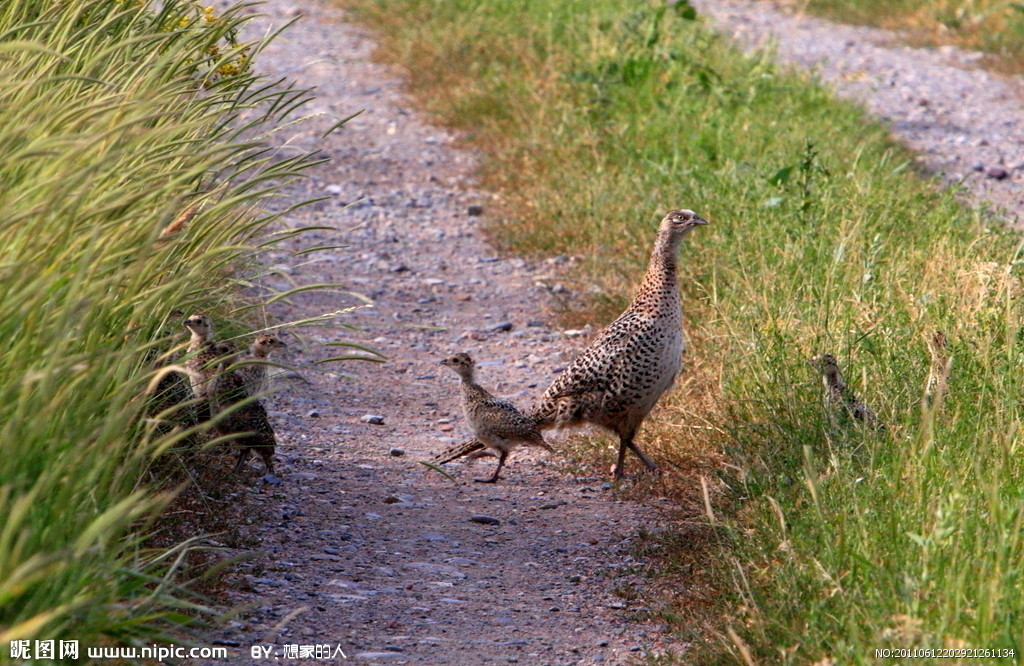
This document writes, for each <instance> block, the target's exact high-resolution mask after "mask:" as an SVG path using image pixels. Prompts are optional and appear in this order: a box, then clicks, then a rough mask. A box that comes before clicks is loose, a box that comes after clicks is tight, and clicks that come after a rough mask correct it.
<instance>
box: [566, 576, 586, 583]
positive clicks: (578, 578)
mask: <svg viewBox="0 0 1024 666" xmlns="http://www.w3.org/2000/svg"><path fill="white" fill-rule="evenodd" d="M582 580H583V577H582V576H569V582H570V583H578V582H580V581H582Z"/></svg>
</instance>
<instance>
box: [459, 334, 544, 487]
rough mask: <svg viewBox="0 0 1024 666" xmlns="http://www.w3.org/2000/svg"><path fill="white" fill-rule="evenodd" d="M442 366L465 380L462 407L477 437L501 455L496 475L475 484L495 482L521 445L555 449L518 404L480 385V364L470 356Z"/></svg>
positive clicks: (463, 356) (461, 355) (463, 381)
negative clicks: (476, 376) (477, 374)
mask: <svg viewBox="0 0 1024 666" xmlns="http://www.w3.org/2000/svg"><path fill="white" fill-rule="evenodd" d="M441 365H443V366H446V367H449V368H451V369H452V370H454V371H455V374H457V375H458V376H459V377H461V378H462V408H463V410H464V411H465V413H466V421H467V423H469V427H470V429H471V430H472V431H473V436H474V437H475V438H476V439H477V440H478V441H480V442H481V443H483V444H484V446H486V447H487V448H489V449H494V450H495V451H496V452H497V453H498V467H497V469H495V470H494V474H493V475H492V476H491V477H490V478H487V479H474V480H475V481H478V482H480V483H495V482H496V481H497V480H498V475H499V474H500V473H501V468H502V467H504V465H505V459H506V458H508V454H509V452H510V451H511V450H512V449H513V448H515V447H516V446H518V445H519V444H527V445H530V446H540V447H542V448H545V449H547V450H548V451H551V450H552V449H551V447H550V446H549V445H548V443H547V442H545V441H544V436H543V435H541V433H540V430H538V429H537V426H536V425H535V424H534V422H533V421H532V420H530V419H529V418H527V417H526V416H524V415H523V413H522V412H520V411H519V410H518V409H516V406H515V405H513V404H512V403H511V402H508V401H505V400H500V399H498V398H495V397H494V396H493V395H491V394H490V393H489V392H488V391H487V389H485V388H483V387H482V386H480V385H479V384H477V383H476V381H475V380H474V378H473V371H474V369H475V368H476V364H475V363H474V362H473V359H472V358H470V357H469V354H456V355H454V356H452V357H451V358H446V359H445V360H443V361H441Z"/></svg>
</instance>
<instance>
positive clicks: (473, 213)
mask: <svg viewBox="0 0 1024 666" xmlns="http://www.w3.org/2000/svg"><path fill="white" fill-rule="evenodd" d="M466 214H467V215H469V216H470V217H480V216H481V215H483V214H484V207H483V206H481V205H480V204H473V205H472V206H470V207H469V208H467V209H466Z"/></svg>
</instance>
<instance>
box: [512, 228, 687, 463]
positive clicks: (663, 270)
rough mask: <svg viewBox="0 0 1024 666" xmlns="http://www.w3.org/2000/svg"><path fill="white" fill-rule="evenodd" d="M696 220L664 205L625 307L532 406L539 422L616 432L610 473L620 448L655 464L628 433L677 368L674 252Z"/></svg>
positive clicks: (679, 331) (680, 340)
mask: <svg viewBox="0 0 1024 666" xmlns="http://www.w3.org/2000/svg"><path fill="white" fill-rule="evenodd" d="M702 224H707V221H706V220H704V219H702V218H700V217H699V216H697V214H696V213H694V212H693V211H690V210H673V211H669V213H668V214H667V215H666V216H665V218H664V219H663V220H662V222H661V226H660V227H659V229H658V237H657V240H656V241H655V244H654V250H653V252H652V253H651V260H650V263H649V265H648V268H647V274H646V276H645V277H644V281H643V283H642V284H641V285H640V289H639V291H638V292H637V295H636V297H635V298H634V299H633V302H632V303H631V304H630V306H629V308H627V309H626V311H625V312H623V313H622V315H620V316H619V318H618V319H616V320H615V321H614V322H612V323H611V324H610V325H609V326H608V327H607V328H606V329H605V330H604V331H602V332H601V333H600V334H599V335H598V336H597V338H596V339H595V340H594V342H593V343H591V344H590V346H589V347H587V348H586V349H585V350H583V352H582V353H581V354H580V355H579V356H577V357H576V359H575V360H574V361H573V362H572V363H571V364H569V367H567V368H566V369H565V370H564V371H563V372H562V373H561V374H560V375H559V376H558V377H557V378H556V379H555V381H554V382H553V383H552V384H551V386H550V387H548V389H547V390H546V391H545V392H544V395H543V396H542V397H541V400H540V403H539V404H538V406H537V408H536V410H535V411H534V412H533V414H532V416H533V418H534V419H535V420H536V423H537V425H538V427H539V428H541V429H542V430H543V429H546V428H553V427H571V426H575V425H580V424H584V423H590V424H594V425H598V426H601V427H603V428H606V429H608V430H611V431H612V432H614V433H616V434H617V435H618V436H619V454H618V460H617V462H616V464H615V467H614V469H613V473H614V475H615V476H616V477H621V476H622V473H623V463H624V460H625V454H626V450H627V449H628V450H631V451H633V453H635V454H636V455H637V457H639V458H640V460H642V461H643V463H644V464H645V465H646V466H647V467H648V469H651V470H655V469H657V466H656V465H655V464H654V462H652V461H651V460H650V459H649V458H648V457H647V456H646V455H645V454H644V453H643V451H641V450H640V448H639V447H638V446H637V445H636V443H634V441H633V437H634V436H635V435H636V432H637V430H638V429H639V428H640V424H641V423H643V421H644V419H645V418H646V417H647V415H648V414H649V413H650V411H651V409H652V408H653V407H654V404H655V403H656V402H657V401H658V399H659V398H660V397H661V396H662V394H663V393H665V391H667V390H668V389H669V387H671V386H672V384H673V382H674V381H675V378H676V376H677V375H678V374H679V371H680V369H681V368H682V355H683V351H684V348H685V341H684V334H683V327H682V311H681V299H680V296H679V285H678V282H677V278H676V261H677V260H676V254H677V252H678V250H679V243H680V241H681V240H682V239H683V237H684V236H685V235H686V234H687V233H688V232H689V231H690V230H692V229H694V228H695V227H697V226H699V225H702Z"/></svg>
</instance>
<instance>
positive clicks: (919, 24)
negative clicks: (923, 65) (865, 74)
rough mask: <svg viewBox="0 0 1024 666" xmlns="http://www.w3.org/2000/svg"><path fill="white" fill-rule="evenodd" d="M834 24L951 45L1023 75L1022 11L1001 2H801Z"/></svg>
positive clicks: (1014, 4) (1023, 7)
mask: <svg viewBox="0 0 1024 666" xmlns="http://www.w3.org/2000/svg"><path fill="white" fill-rule="evenodd" d="M797 6H798V7H800V8H801V9H803V10H806V11H810V12H813V13H815V14H819V15H822V16H826V17H828V18H831V19H834V20H837V21H846V22H851V23H862V24H866V25H874V26H879V27H882V28H890V29H893V30H900V31H903V32H904V33H906V34H907V35H908V36H909V37H910V38H911V40H912V41H913V42H914V43H917V44H922V45H925V46H941V45H943V44H953V45H955V46H959V47H961V48H966V49H972V50H977V51H982V52H984V53H987V54H989V55H990V56H991V58H989V60H988V62H987V64H988V65H989V66H991V67H993V68H994V69H997V70H1002V71H1007V72H1011V73H1015V74H1019V73H1020V72H1021V71H1022V69H1024V5H1022V4H1021V3H1019V2H1006V1H1005V0H971V1H968V2H965V1H964V0H802V1H801V2H799V3H797Z"/></svg>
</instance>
